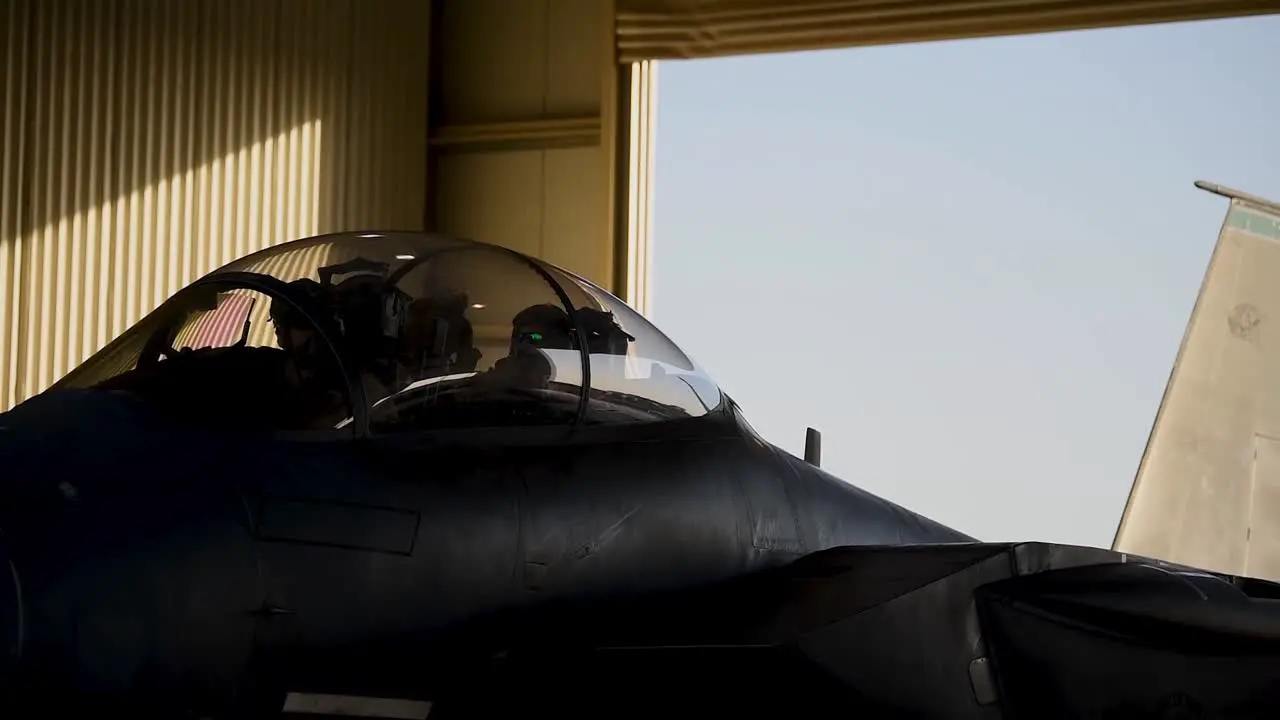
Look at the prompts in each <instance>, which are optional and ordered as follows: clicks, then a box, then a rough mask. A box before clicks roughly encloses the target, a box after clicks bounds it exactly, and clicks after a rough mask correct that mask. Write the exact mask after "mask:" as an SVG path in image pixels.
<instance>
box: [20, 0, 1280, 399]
mask: <svg viewBox="0 0 1280 720" xmlns="http://www.w3.org/2000/svg"><path fill="white" fill-rule="evenodd" d="M0 1H2V2H3V5H0V38H3V40H4V46H3V49H2V51H0V78H3V96H2V98H0V102H2V103H3V104H2V106H0V409H6V408H8V407H11V406H12V405H14V404H16V403H17V402H20V401H21V400H23V399H25V398H27V397H30V396H31V395H33V394H35V393H38V392H39V391H41V390H42V389H44V388H45V387H47V386H48V385H50V384H51V383H52V382H53V381H55V380H56V379H57V378H59V377H60V376H61V375H63V374H64V373H65V372H66V371H67V370H69V369H70V368H72V367H74V366H75V365H76V364H78V363H79V362H80V361H82V360H83V359H85V358H86V357H88V356H89V355H90V354H91V353H93V352H94V351H96V350H98V349H99V348H101V347H102V346H103V345H105V344H106V343H107V342H108V341H109V340H110V339H111V338H113V337H114V336H116V335H117V334H118V333H120V332H121V331H122V330H123V329H124V328H126V327H127V326H129V325H130V324H132V323H133V322H135V321H136V320H137V319H139V318H140V317H141V316H142V315H144V314H145V313H146V312H148V311H149V310H151V309H152V308H154V307H155V306H156V305H157V304H159V302H160V301H161V300H163V299H164V298H166V297H168V296H169V295H170V294H171V293H173V292H174V291H175V290H177V289H178V288H180V287H182V286H183V285H185V284H186V283H188V282H190V281H191V280H193V279H195V278H196V277H198V276H200V275H203V274H204V273H206V272H208V271H210V270H212V269H214V268H215V267H218V266H220V265H222V264H223V263H225V262H228V261H230V260H232V259H233V258H235V257H238V256H241V255H244V254H246V253H248V252H251V251H253V250H257V249H261V248H263V247H267V246H270V245H273V244H276V243H280V242H284V241H287V240H290V239H294V238H297V237H301V236H306V235H313V234H318V233H323V232H330V231H337V230H344V229H357V228H359V229H370V230H372V229H422V228H425V229H431V230H439V231H443V232H447V233H456V234H461V235H466V236H471V237H476V238H479V239H483V240H487V241H490V242H497V243H499V244H503V245H506V246H509V247H512V248H514V249H518V250H522V251H525V252H529V253H531V254H535V255H538V256H541V257H543V258H545V259H547V260H549V261H551V262H553V263H556V264H559V265H562V266H564V267H566V268H568V269H570V270H573V271H575V272H577V273H579V274H581V275H584V276H585V277H587V278H589V279H592V280H594V281H595V282H597V283H598V284H600V285H602V286H604V287H606V288H610V289H612V290H614V291H615V292H616V293H617V294H619V295H620V296H622V297H623V298H624V299H626V300H627V301H628V302H630V303H631V304H632V305H634V306H636V307H638V308H639V309H641V310H642V311H643V310H644V309H645V308H646V306H647V301H648V264H647V263H648V257H649V250H648V238H649V208H650V190H651V177H650V176H651V166H652V157H653V126H654V108H655V98H656V63H657V62H658V61H662V60H670V59H691V58H701V57H712V56H723V55H731V54H742V53H760V52H774V51H787V50H802V49H815V48H834V47H847V46H856V45H872V44H886V43H900V42H917V41H928V40H941V39H952V38H962V37H977V36H987V35H1003V34H1016V33H1034V32H1046V31H1054V30H1066V29H1081V28H1094V27H1104V26H1115V25H1125V24H1137V23H1153V22H1171V21H1186V20H1201V19H1210V18H1219V17H1230V16H1243V15H1256V14H1264V13H1274V12H1280V0H1113V1H1110V2H1085V1H1082V0H799V1H794V2H787V3H779V2H769V1H768V0H0Z"/></svg>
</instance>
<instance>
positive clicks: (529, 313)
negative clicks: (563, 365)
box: [511, 305, 577, 352]
mask: <svg viewBox="0 0 1280 720" xmlns="http://www.w3.org/2000/svg"><path fill="white" fill-rule="evenodd" d="M576 345H577V343H575V342H574V337H573V326H572V325H571V324H570V322H569V315H568V313H566V312H565V311H564V309H563V308H560V307H558V306H556V305H533V306H531V307H527V308H525V309H524V310H521V311H520V312H519V313H516V316H515V317H514V318H512V320H511V350H512V352H515V351H517V350H518V349H519V348H521V347H535V348H540V349H550V350H571V349H573V348H574V347H575V346H576Z"/></svg>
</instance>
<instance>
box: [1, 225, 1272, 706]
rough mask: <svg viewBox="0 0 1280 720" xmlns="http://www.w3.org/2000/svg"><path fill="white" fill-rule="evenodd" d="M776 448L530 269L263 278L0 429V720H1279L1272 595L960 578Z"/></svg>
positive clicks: (1010, 575) (1013, 556)
mask: <svg viewBox="0 0 1280 720" xmlns="http://www.w3.org/2000/svg"><path fill="white" fill-rule="evenodd" d="M769 336H770V337H775V338H779V339H783V340H786V341H793V340H794V339H793V338H787V333H786V330H785V328H776V329H772V330H771V331H770V333H769ZM779 377H780V378H781V379H778V380H775V382H785V381H786V380H785V374H780V375H779ZM811 440H816V437H814V438H811ZM810 447H811V449H812V450H813V451H814V452H813V453H812V454H811V455H810V457H808V460H809V462H806V461H803V460H800V459H798V458H796V457H793V456H791V455H789V454H787V453H786V452H783V451H782V450H780V449H778V448H776V447H774V446H772V445H770V444H769V443H767V442H765V441H764V440H763V439H761V438H760V437H759V436H758V435H757V434H756V433H755V432H753V431H752V430H751V428H750V426H749V425H748V424H747V423H746V421H745V419H744V418H743V415H742V413H741V411H740V410H739V408H738V407H737V405H735V404H734V403H733V402H732V400H730V399H729V398H728V397H727V396H725V395H724V394H723V393H722V392H721V391H720V390H719V389H718V388H717V387H716V385H715V384H714V383H713V382H712V381H711V379H710V378H709V377H708V376H707V375H706V374H705V373H703V372H702V371H701V370H700V369H699V368H698V366H697V365H696V364H694V363H693V362H692V361H691V360H690V359H689V358H688V357H687V356H686V355H685V354H684V353H682V352H681V351H680V349H679V348H677V347H676V346H675V345H674V344H673V343H672V342H671V341H670V340H668V339H667V338H666V337H665V336H664V335H663V334H662V333H660V332H659V331H658V330H656V329H655V328H654V327H653V326H652V325H650V324H649V323H648V322H646V321H645V320H644V319H643V318H642V317H640V316H639V315H638V314H637V313H635V312H634V311H632V310H631V309H630V308H628V307H627V306H626V305H625V304H623V303H622V302H620V301H619V300H617V299H616V298H614V297H612V296H611V295H609V294H608V293H607V292H605V291H603V290H601V289H600V288H599V287H596V286H595V285H593V284H591V283H589V282H587V281H585V280H583V279H581V278H579V277H576V276H574V275H572V274H570V273H567V272H565V271H563V270H561V269H558V268H556V267H553V266H551V265H549V264H547V263H544V262H541V261H538V260H535V259H532V258H529V257H526V256H523V255H520V254H517V253H514V252H511V251H508V250H504V249H500V248H496V247H492V246H488V245H483V244H479V243H473V242H469V241H463V240H458V239H453V238H448V237H441V236H434V235H422V234H408V233H390V234H383V233H379V234H360V235H357V234H342V235H332V236H324V237H319V238H312V239H308V240H302V241H298V242H294V243H289V244H285V245H281V246H278V247H274V248H271V249H269V250H264V251H262V252H259V253H256V254H254V255H251V256H249V257H247V258H244V259H242V260H239V261H236V262H234V263H232V264H230V265H228V266H226V267H224V268H222V269H220V270H218V271H216V272H214V273H212V274H210V275H208V276H206V277H204V278H202V279H200V280H198V281H197V282H195V283H193V284H192V285H190V286H189V287H187V288H185V289H183V290H182V291H180V292H179V293H177V294H176V295H175V296H174V297H173V298H171V299H170V300H169V301H167V302H166V303H164V304H163V305H162V306H161V307H160V308H158V309H157V310H156V311H155V312H153V313H151V314H150V315H148V316H147V317H146V318H145V319H143V320H142V321H141V322H139V323H138V324H137V325H136V326H134V327H133V328H131V329H130V330H128V331H127V332H125V333H124V334H123V335H122V336H121V337H120V338H118V339H117V340H116V341H114V342H113V343H111V344H110V345H108V346H107V347H106V348H105V349H103V350H102V351H101V352H99V353H97V354H96V355H94V356H93V357H92V358H90V359H89V360H88V361H87V362H85V363H84V364H83V365H81V366H80V367H78V368H77V369H76V370H74V371H73V372H71V373H70V374H68V375H67V376H66V377H65V378H64V379H63V380H61V381H60V382H59V383H58V384H57V385H55V386H54V387H53V388H51V389H50V390H49V391H47V392H45V393H43V394H41V395H39V396H37V397H35V398H33V399H31V400H29V401H27V402H25V403H23V404H22V405H20V406H18V407H17V408H15V409H13V410H12V411H10V412H8V413H6V414H4V415H0V467H2V468H4V471H3V472H4V476H3V481H2V482H0V528H2V529H3V535H0V542H2V543H3V544H2V546H0V550H2V551H3V553H4V562H5V563H6V564H7V566H8V570H9V571H11V572H6V573H0V642H2V643H4V645H0V647H5V648H7V649H8V652H7V653H6V654H5V655H3V656H0V692H2V693H3V694H4V698H5V701H6V702H7V703H8V705H7V706H6V707H7V708H8V709H7V711H4V710H0V712H6V713H7V714H5V717H28V716H29V717H36V716H39V717H45V716H49V715H51V714H54V713H56V712H66V713H73V712H79V713H84V712H93V713H95V714H97V715H102V714H107V713H108V712H128V713H131V714H130V715H129V716H130V717H248V716H257V715H270V714H279V713H280V712H281V711H282V709H283V711H284V712H287V713H299V714H311V715H321V714H327V715H332V714H343V713H345V714H351V715H363V716H383V717H425V716H426V715H427V714H428V713H429V714H430V715H431V717H441V716H443V717H450V716H452V717H462V716H470V717H489V716H494V715H496V714H498V713H508V712H512V711H519V712H522V713H530V712H541V711H550V712H554V713H556V714H557V715H559V716H562V717H563V716H566V715H572V714H575V713H580V714H582V715H583V716H590V717H598V716H619V715H632V714H635V715H639V714H645V713H653V712H664V713H673V712H682V711H687V710H693V709H697V710H698V711H710V712H723V713H729V712H732V713H735V714H738V715H747V716H757V715H773V714H777V713H778V712H784V713H786V714H788V715H793V716H804V715H805V714H806V713H811V714H813V715H818V714H826V713H830V712H852V713H855V714H858V713H861V714H859V715H857V716H860V717H972V718H987V717H1034V718H1048V717H1067V716H1070V717H1075V716H1078V715H1081V714H1088V713H1091V712H1092V713H1097V712H1104V713H1105V712H1110V713H1113V715H1108V717H1110V716H1117V717H1118V716H1124V717H1136V716H1141V713H1148V712H1160V711H1162V710H1161V709H1162V708H1173V709H1185V708H1191V709H1193V710H1196V709H1201V708H1210V709H1221V708H1227V709H1228V710H1230V711H1231V712H1236V713H1243V715H1240V714H1238V715H1236V716H1251V713H1275V712H1276V711H1277V710H1278V709H1280V692H1277V691H1276V690H1275V688H1276V687H1280V686H1278V685H1276V683H1277V682H1280V650H1278V647H1280V644H1278V643H1280V608H1278V607H1277V605H1280V602H1278V601H1277V598H1280V589H1278V588H1277V587H1276V586H1273V585H1268V584H1266V583H1262V582H1258V581H1248V580H1239V579H1235V578H1228V577H1224V576H1216V575H1209V574H1205V573H1199V572H1196V571H1192V570H1190V569H1186V568H1181V567H1175V566H1170V565H1167V564H1162V563H1158V562H1156V561H1148V560H1141V561H1135V560H1136V559H1135V558H1131V557H1126V556H1122V555H1119V554H1116V553H1112V552H1110V551H1102V550H1089V549H1083V548H1066V547H1055V546H1047V545H1034V544H983V543H977V542H975V541H974V540H973V539H972V538H970V537H969V536H967V535H965V534H963V533H961V532H959V531H956V530H953V529H951V528H948V527H945V526H943V525H941V524H939V523H937V522H934V521H932V520H930V519H928V518H925V517H922V516H920V515H917V514H915V513H912V512H910V511H908V510H906V509H904V508H901V507H899V506H897V505H895V504H893V503H891V502H888V501H886V500H883V499H881V498H878V497H875V496H873V495H871V494H869V493H866V492H864V491H862V490H859V489H858V488H856V487H854V486H852V485H849V484H847V483H844V482H842V481H840V480H838V479H836V478H835V477H833V476H831V475H830V474H828V473H826V472H824V471H823V470H821V469H819V468H818V467H817V466H816V464H817V458H816V450H817V444H816V442H813V443H811V446H810ZM107 708H110V710H107ZM1114 713H1119V715H1114Z"/></svg>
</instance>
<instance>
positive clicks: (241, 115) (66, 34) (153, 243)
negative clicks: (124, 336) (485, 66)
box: [0, 0, 430, 409]
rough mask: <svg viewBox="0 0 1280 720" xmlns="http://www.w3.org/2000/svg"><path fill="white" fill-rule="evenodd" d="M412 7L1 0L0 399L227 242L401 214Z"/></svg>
mask: <svg viewBox="0 0 1280 720" xmlns="http://www.w3.org/2000/svg"><path fill="white" fill-rule="evenodd" d="M429 15H430V14H429V7H428V5H427V4H425V3H424V2H416V1H409V0H325V1H324V2H316V1H315V0H197V1H185V2H176V1H172V0H111V1H110V2H103V1H102V0H5V2H4V4H3V5H0V23H3V24H2V25H0V38H2V39H3V47H2V48H0V78H3V91H2V92H3V95H2V96H0V103H3V108H2V109H3V112H2V113H0V290H3V292H0V409H3V408H7V407H10V406H12V405H13V404H15V403H16V402H19V401H21V400H22V399H24V398H27V397H29V396H31V395H33V394H35V393H37V392H39V391H40V390H42V389H44V388H45V387H47V386H48V385H49V384H50V383H52V382H53V381H55V380H56V379H57V378H59V377H60V376H61V375H63V374H64V373H65V372H66V371H67V370H69V369H70V368H72V367H74V366H75V365H76V364H77V363H79V362H80V361H82V360H83V359H85V358H86V357H87V356H88V355H90V354H91V353H92V352H94V351H96V350H97V349H99V348H100V347H102V346H103V345H104V344H106V342H107V341H109V340H110V339H112V338H113V337H114V336H115V335H117V334H118V333H120V332H121V331H122V330H124V329H125V328H126V327H128V326H129V325H130V324H132V323H133V322H134V321H136V320H137V319H139V318H140V317H141V316H142V315H144V314H145V313H147V312H148V311H149V310H151V309H152V308H154V307H155V306H156V305H157V304H159V302H161V301H162V300H164V299H165V298H166V297H168V296H169V295H170V294H172V293H173V292H174V291H175V290H177V289H178V288H180V287H182V286H183V285H184V284H186V283H188V282H190V281H192V280H193V279H195V278H196V277H198V276H200V275H202V274H204V273H206V272H208V271H209V270H212V269H213V268H215V267H217V266H219V265H221V264H223V263H225V262H227V261H229V260H231V259H233V258H235V257H237V256H240V255H243V254H245V253H248V252H250V251H253V250H256V249H259V248H262V247H265V246H268V245H271V244H275V243H279V242H283V241H286V240H290V239H293V238H296V237H301V236H305V235H311V234H315V233H318V232H325V231H331V230H340V229H346V228H355V227H387V228H402V227H410V228H413V227H420V226H421V224H422V218H423V208H424V204H425V197H426V180H425V176H426V167H425V163H424V160H423V158H424V157H425V153H426V149H425V145H426V138H425V136H424V133H423V131H422V128H423V127H424V126H425V124H426V115H427V103H426V83H425V82H424V81H423V78H425V77H426V73H427V63H428V53H427V48H428V45H427V37H428V34H429Z"/></svg>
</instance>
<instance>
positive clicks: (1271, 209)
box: [1112, 182, 1280, 580]
mask: <svg viewBox="0 0 1280 720" xmlns="http://www.w3.org/2000/svg"><path fill="white" fill-rule="evenodd" d="M1196 187H1198V188H1200V189H1202V190H1207V191H1209V192H1213V193H1216V194H1218V195H1222V196H1224V197H1227V198H1229V199H1230V204H1229V206H1228V208H1227V215H1226V219H1225V220H1224V221H1223V224H1222V229H1221V231H1220V232H1219V235H1218V242H1217V245H1216V246H1215V248H1214V251H1213V256H1212V257H1211V259H1210V260H1209V269H1208V271H1207V272H1206V273H1205V277H1204V282H1203V283H1202V284H1201V286H1200V294H1199V296H1198V297H1197V298H1196V304H1195V308H1194V309H1193V310H1192V312H1191V320H1190V321H1189V322H1188V323H1187V330H1186V333H1185V335H1184V336H1183V339H1182V346H1181V348H1179V350H1178V356H1177V359H1176V360H1175V361H1174V365H1173V372H1172V373H1171V374H1170V377H1169V382H1168V385H1167V386H1166V387H1165V394H1164V398H1163V400H1162V401H1161V403H1160V409H1159V411H1158V412H1157V413H1156V419H1155V423H1154V425H1153V426H1152V429H1151V436H1150V438H1149V439H1148V441H1147V447H1146V450H1145V452H1144V453H1143V456H1142V461H1141V464H1140V465H1139V467H1138V473H1137V476H1136V477H1135V478H1134V481H1133V488H1132V489H1131V490H1130V493H1129V501H1128V503H1127V504H1126V505H1125V509H1124V514H1123V515H1122V517H1121V519H1120V526H1119V528H1118V529H1117V530H1116V536H1115V541H1114V543H1113V545H1112V547H1113V548H1114V549H1116V550H1119V551H1122V552H1129V553H1134V554H1138V555H1146V556H1151V557H1157V558H1161V559H1165V560H1170V561H1173V562H1178V563H1185V564H1188V565H1194V566H1197V567H1202V568H1205V569H1209V570H1216V571H1220V572H1226V573H1233V574H1239V575H1248V576H1252V577H1260V578H1267V579H1272V580H1280V393H1278V392H1277V391H1280V204H1276V203H1273V202H1271V201H1268V200H1264V199H1262V198H1258V197H1254V196H1251V195H1246V194H1244V193H1241V192H1237V191H1235V190H1230V189H1228V188H1223V187H1220V186H1218V185H1213V184H1211V183H1203V182H1197V183H1196Z"/></svg>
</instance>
